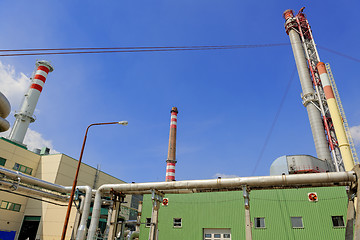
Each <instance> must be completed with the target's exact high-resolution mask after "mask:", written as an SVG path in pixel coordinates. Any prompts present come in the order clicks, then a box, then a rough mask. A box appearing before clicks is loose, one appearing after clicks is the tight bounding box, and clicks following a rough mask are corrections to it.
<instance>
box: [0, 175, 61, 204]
mask: <svg viewBox="0 0 360 240" xmlns="http://www.w3.org/2000/svg"><path fill="white" fill-rule="evenodd" d="M0 187H2V188H8V189H10V190H12V191H17V192H21V193H26V194H31V195H34V196H39V197H45V198H49V199H52V200H56V201H61V202H67V201H68V197H67V196H61V195H57V194H54V193H49V192H45V191H41V190H38V189H34V188H30V187H25V186H22V185H18V184H16V183H14V182H8V181H3V180H0Z"/></svg>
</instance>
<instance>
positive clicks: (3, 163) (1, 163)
mask: <svg viewBox="0 0 360 240" xmlns="http://www.w3.org/2000/svg"><path fill="white" fill-rule="evenodd" d="M5 163H6V159H5V158H2V157H0V166H5Z"/></svg>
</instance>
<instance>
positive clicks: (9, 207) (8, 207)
mask: <svg viewBox="0 0 360 240" xmlns="http://www.w3.org/2000/svg"><path fill="white" fill-rule="evenodd" d="M3 203H7V204H6V207H2V205H3ZM17 207H18V209H17ZM0 209H4V210H10V211H14V212H20V210H21V204H18V203H13V202H9V201H4V200H2V201H1V203H0Z"/></svg>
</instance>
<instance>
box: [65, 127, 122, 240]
mask: <svg viewBox="0 0 360 240" xmlns="http://www.w3.org/2000/svg"><path fill="white" fill-rule="evenodd" d="M109 124H120V125H124V126H126V125H128V122H127V121H120V122H106V123H93V124H90V125H89V126H88V127H87V128H86V132H85V136H84V141H83V144H82V147H81V153H80V157H79V161H78V165H77V169H76V173H75V178H74V183H73V186H72V189H71V194H70V199H69V204H68V208H67V211H66V217H65V222H64V227H63V232H62V235H61V240H65V235H66V229H67V226H68V223H69V217H70V212H71V205H72V202H73V199H74V193H75V188H76V184H77V179H78V175H79V170H80V166H81V159H82V156H83V153H84V148H85V143H86V138H87V134H88V131H89V128H90V127H91V126H95V125H109Z"/></svg>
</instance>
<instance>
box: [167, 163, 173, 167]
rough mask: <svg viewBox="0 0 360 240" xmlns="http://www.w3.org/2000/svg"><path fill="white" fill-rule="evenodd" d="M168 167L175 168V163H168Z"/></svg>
mask: <svg viewBox="0 0 360 240" xmlns="http://www.w3.org/2000/svg"><path fill="white" fill-rule="evenodd" d="M167 165H168V166H169V165H170V166H175V163H168V164H167Z"/></svg>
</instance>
